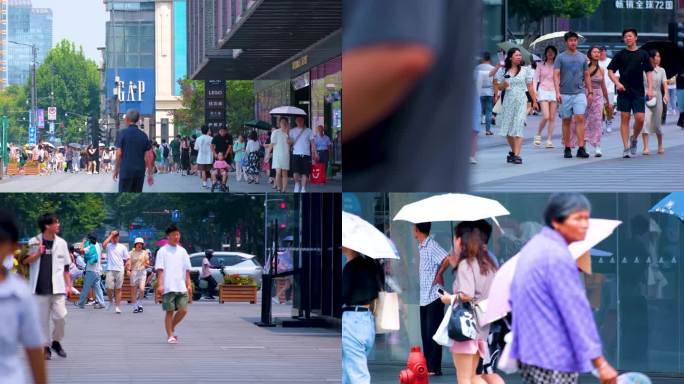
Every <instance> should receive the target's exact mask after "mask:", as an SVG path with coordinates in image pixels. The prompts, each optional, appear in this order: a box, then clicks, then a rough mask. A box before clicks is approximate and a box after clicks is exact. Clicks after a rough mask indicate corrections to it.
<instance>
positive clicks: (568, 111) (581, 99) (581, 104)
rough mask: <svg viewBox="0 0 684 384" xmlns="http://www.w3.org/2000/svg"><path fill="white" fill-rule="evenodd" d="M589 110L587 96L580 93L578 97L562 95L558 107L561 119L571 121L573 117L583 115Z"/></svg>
mask: <svg viewBox="0 0 684 384" xmlns="http://www.w3.org/2000/svg"><path fill="white" fill-rule="evenodd" d="M586 110H587V95H585V94H584V93H578V94H576V95H564V94H561V103H560V104H559V105H558V113H559V114H560V117H561V119H569V118H571V117H572V116H573V115H582V116H584V112H586Z"/></svg>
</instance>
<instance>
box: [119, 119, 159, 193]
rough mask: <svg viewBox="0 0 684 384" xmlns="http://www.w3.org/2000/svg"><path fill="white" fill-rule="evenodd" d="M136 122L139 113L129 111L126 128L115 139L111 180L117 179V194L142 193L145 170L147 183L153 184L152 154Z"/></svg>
mask: <svg viewBox="0 0 684 384" xmlns="http://www.w3.org/2000/svg"><path fill="white" fill-rule="evenodd" d="M138 120H140V113H139V112H138V111H136V110H135V109H129V110H128V111H127V112H126V125H128V128H126V129H124V130H123V131H121V132H120V133H119V136H118V137H117V139H116V148H117V150H116V164H115V165H114V173H113V175H112V178H113V179H114V181H116V179H117V178H118V179H119V193H121V192H142V190H143V184H145V168H147V183H148V184H149V185H152V184H154V153H153V152H152V146H151V145H150V140H149V139H148V138H147V135H146V134H145V132H143V131H142V130H141V129H140V128H138V126H137V125H136V124H137V123H138ZM119 176H120V177H119Z"/></svg>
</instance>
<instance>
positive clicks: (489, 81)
mask: <svg viewBox="0 0 684 384" xmlns="http://www.w3.org/2000/svg"><path fill="white" fill-rule="evenodd" d="M491 60H492V58H491V54H490V53H489V52H484V53H482V60H480V64H478V65H477V67H475V70H476V71H477V73H478V75H479V77H480V81H481V84H482V86H481V88H480V90H479V91H480V108H481V112H482V114H484V124H485V130H486V135H487V136H491V135H493V134H494V133H493V132H492V108H494V105H493V101H494V76H489V73H490V72H491V71H492V69H494V66H493V65H492V61H491Z"/></svg>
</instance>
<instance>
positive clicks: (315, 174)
mask: <svg viewBox="0 0 684 384" xmlns="http://www.w3.org/2000/svg"><path fill="white" fill-rule="evenodd" d="M326 181H327V179H326V174H325V164H323V163H316V164H313V165H311V184H325V183H326Z"/></svg>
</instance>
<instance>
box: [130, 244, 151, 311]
mask: <svg viewBox="0 0 684 384" xmlns="http://www.w3.org/2000/svg"><path fill="white" fill-rule="evenodd" d="M133 246H134V249H133V250H132V251H131V252H130V257H129V258H128V261H127V262H126V270H128V271H130V274H131V285H132V286H133V297H137V301H136V302H135V309H134V310H133V313H140V312H142V311H143V306H142V301H143V298H144V297H145V282H146V281H147V267H148V266H149V265H150V255H149V253H148V252H147V250H146V249H145V248H144V247H145V240H143V238H142V237H138V238H136V239H135V243H134V245H133ZM136 291H138V292H136Z"/></svg>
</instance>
